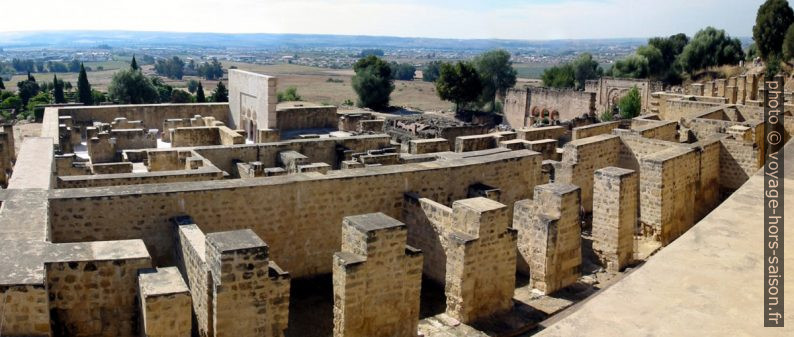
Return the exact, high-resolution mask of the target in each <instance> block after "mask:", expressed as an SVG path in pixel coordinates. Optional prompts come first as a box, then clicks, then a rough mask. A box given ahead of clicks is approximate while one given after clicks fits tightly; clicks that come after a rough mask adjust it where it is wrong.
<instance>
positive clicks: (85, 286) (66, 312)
mask: <svg viewBox="0 0 794 337" xmlns="http://www.w3.org/2000/svg"><path fill="white" fill-rule="evenodd" d="M50 257H51V258H52V259H53V260H52V261H50V262H47V263H46V269H47V288H48V291H49V293H50V303H49V305H50V318H51V319H52V326H53V330H54V331H53V333H54V334H55V335H60V334H64V335H68V336H101V335H106V334H108V335H113V336H137V335H138V334H137V333H136V331H138V326H137V325H136V322H137V319H136V317H137V316H138V310H137V298H136V295H137V288H138V284H137V277H136V276H137V272H138V270H139V269H143V268H150V267H151V266H152V264H151V260H150V258H149V256H148V254H147V252H146V248H145V247H144V245H143V242H141V241H140V240H131V241H126V242H90V243H74V244H59V245H57V246H56V247H54V249H53V251H52V252H51V254H50ZM56 329H62V330H61V331H58V330H56Z"/></svg>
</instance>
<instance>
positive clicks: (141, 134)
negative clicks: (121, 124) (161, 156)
mask: <svg viewBox="0 0 794 337" xmlns="http://www.w3.org/2000/svg"><path fill="white" fill-rule="evenodd" d="M110 138H115V139H116V151H122V150H135V149H151V148H157V132H156V130H151V131H150V130H145V129H113V130H110Z"/></svg>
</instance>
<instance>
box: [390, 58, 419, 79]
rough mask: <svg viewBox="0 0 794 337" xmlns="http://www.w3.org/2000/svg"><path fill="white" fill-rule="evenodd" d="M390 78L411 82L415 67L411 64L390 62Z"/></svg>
mask: <svg viewBox="0 0 794 337" xmlns="http://www.w3.org/2000/svg"><path fill="white" fill-rule="evenodd" d="M390 67H391V70H392V78H394V79H395V80H401V81H411V80H413V79H414V76H415V75H416V67H415V66H414V65H413V64H408V63H397V62H392V63H391V65H390Z"/></svg>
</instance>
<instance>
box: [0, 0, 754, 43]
mask: <svg viewBox="0 0 794 337" xmlns="http://www.w3.org/2000/svg"><path fill="white" fill-rule="evenodd" d="M762 2H763V0H523V1H519V0H491V1H474V0H401V1H397V0H334V1H330V0H327V1H320V0H189V1H182V0H71V1H67V0H43V1H42V0H37V1H3V5H2V10H3V13H5V14H4V15H2V22H3V24H2V25H1V26H0V31H28V30H78V29H79V30H86V29H89V30H110V29H117V30H146V31H182V32H185V31H195V32H223V33H299V34H344V35H390V36H406V37H442V38H502V39H557V38H615V37H649V36H657V35H670V34H674V33H679V32H684V33H687V34H688V35H692V34H694V33H695V32H696V31H697V30H698V29H700V28H703V27H705V26H707V25H711V26H715V27H717V28H722V29H725V30H726V31H727V32H728V33H729V34H731V35H732V36H751V35H752V26H753V23H754V21H755V15H756V12H757V10H758V6H760V4H761V3H762Z"/></svg>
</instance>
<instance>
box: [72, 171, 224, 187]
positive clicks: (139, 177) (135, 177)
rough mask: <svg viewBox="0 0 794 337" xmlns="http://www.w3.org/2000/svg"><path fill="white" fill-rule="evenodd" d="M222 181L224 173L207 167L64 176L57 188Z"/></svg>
mask: <svg viewBox="0 0 794 337" xmlns="http://www.w3.org/2000/svg"><path fill="white" fill-rule="evenodd" d="M221 179H223V172H221V171H220V170H218V169H217V168H216V167H213V166H205V167H201V168H199V169H195V170H179V171H163V172H142V173H115V174H98V175H82V176H77V175H75V176H64V177H58V180H57V188H61V189H71V188H94V187H105V186H127V185H145V184H164V183H185V182H194V181H209V180H221Z"/></svg>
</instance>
